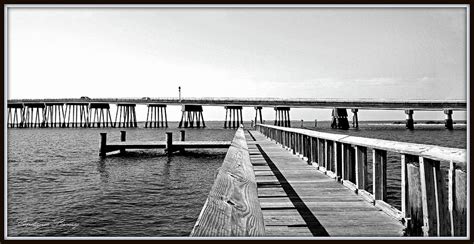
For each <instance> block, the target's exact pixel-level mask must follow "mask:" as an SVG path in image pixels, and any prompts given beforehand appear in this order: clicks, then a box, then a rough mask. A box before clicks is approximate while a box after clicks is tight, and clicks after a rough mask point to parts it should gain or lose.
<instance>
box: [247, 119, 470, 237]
mask: <svg viewBox="0 0 474 244" xmlns="http://www.w3.org/2000/svg"><path fill="white" fill-rule="evenodd" d="M256 129H257V130H259V131H260V132H262V133H263V134H264V135H265V136H267V137H269V138H271V139H273V140H275V141H276V142H277V143H280V144H281V145H282V146H284V147H287V148H288V149H289V150H291V151H293V153H294V154H299V155H300V156H302V157H303V159H304V160H307V162H308V164H312V165H314V166H315V167H316V168H317V169H318V170H320V171H321V172H324V173H325V174H327V175H328V176H330V177H333V178H335V179H336V180H338V181H341V183H342V184H344V185H345V186H347V187H348V188H350V189H352V190H354V192H355V193H357V194H359V195H361V196H362V197H363V198H364V199H366V200H368V201H369V202H371V203H373V204H374V205H375V206H376V207H378V208H380V209H381V210H383V211H384V212H386V213H388V214H389V215H391V216H393V217H395V218H397V219H399V220H400V221H402V222H403V223H404V224H405V226H406V234H407V235H410V236H420V235H424V236H466V233H467V184H466V182H467V172H466V170H467V168H466V161H467V160H466V150H465V149H457V148H447V147H440V146H434V145H424V144H415V143H406V142H397V141H388V140H379V139H371V138H363V137H356V136H348V135H341V134H331V133H323V132H316V131H310V130H305V129H297V128H286V127H279V126H272V125H263V124H257V125H256ZM368 149H371V150H372V157H373V158H372V160H371V161H372V163H373V164H372V183H373V184H372V193H370V192H368V191H366V184H367V179H368V172H367V163H368V160H367V155H368ZM388 151H389V152H395V153H398V154H400V163H401V170H402V174H401V210H398V209H396V208H395V207H393V206H391V205H389V204H388V203H386V201H387V199H386V198H387V195H386V193H387V162H388V161H387V152H388ZM441 162H443V163H446V162H447V163H448V166H449V170H443V169H442V168H441V167H440V165H441ZM446 179H448V181H447V182H446Z"/></svg>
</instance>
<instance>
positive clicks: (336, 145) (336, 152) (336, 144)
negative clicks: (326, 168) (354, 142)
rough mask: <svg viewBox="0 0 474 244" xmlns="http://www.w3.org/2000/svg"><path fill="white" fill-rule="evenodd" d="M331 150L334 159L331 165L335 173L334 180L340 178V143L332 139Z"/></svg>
mask: <svg viewBox="0 0 474 244" xmlns="http://www.w3.org/2000/svg"><path fill="white" fill-rule="evenodd" d="M333 147H334V149H333V152H334V160H332V161H333V163H334V165H332V167H333V168H332V171H333V172H334V174H335V175H336V180H338V181H339V180H340V179H341V178H342V143H340V142H336V141H334V144H333Z"/></svg>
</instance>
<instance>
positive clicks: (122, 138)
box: [120, 130, 127, 154]
mask: <svg viewBox="0 0 474 244" xmlns="http://www.w3.org/2000/svg"><path fill="white" fill-rule="evenodd" d="M126 139H127V132H126V131H124V130H121V131H120V141H126ZM124 153H125V149H124V148H123V149H120V154H124Z"/></svg>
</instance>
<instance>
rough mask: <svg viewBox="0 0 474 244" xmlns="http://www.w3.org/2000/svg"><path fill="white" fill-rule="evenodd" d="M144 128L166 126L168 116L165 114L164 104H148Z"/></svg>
mask: <svg viewBox="0 0 474 244" xmlns="http://www.w3.org/2000/svg"><path fill="white" fill-rule="evenodd" d="M147 107H148V112H147V118H146V122H145V128H147V127H150V128H160V127H163V128H165V127H166V128H168V118H167V115H166V104H148V105H147Z"/></svg>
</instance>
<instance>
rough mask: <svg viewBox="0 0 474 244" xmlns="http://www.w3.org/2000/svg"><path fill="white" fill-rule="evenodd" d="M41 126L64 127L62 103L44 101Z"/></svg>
mask: <svg viewBox="0 0 474 244" xmlns="http://www.w3.org/2000/svg"><path fill="white" fill-rule="evenodd" d="M45 106H46V109H45V113H44V126H43V127H46V128H48V127H51V128H53V127H64V117H65V116H64V115H65V114H64V103H45Z"/></svg>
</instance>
